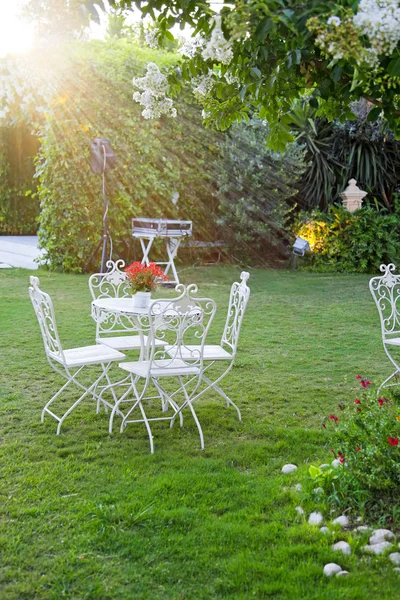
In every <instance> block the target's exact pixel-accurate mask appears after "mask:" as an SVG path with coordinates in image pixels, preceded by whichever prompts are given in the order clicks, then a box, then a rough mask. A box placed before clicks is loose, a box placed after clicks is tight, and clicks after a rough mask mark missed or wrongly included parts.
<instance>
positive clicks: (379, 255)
mask: <svg viewBox="0 0 400 600" xmlns="http://www.w3.org/2000/svg"><path fill="white" fill-rule="evenodd" d="M399 224H400V220H399V212H398V204H397V203H396V212H394V213H391V214H389V213H388V212H387V211H386V210H384V209H381V210H376V209H374V208H372V207H364V208H361V209H360V210H358V211H356V212H355V213H353V214H351V213H350V212H349V211H347V210H346V209H344V208H343V207H341V206H337V205H331V206H330V207H329V209H328V212H327V213H323V212H321V211H312V212H311V213H307V212H301V213H300V214H299V216H298V218H297V221H296V223H295V224H294V226H293V232H294V233H295V235H298V236H300V237H302V238H304V239H306V240H307V241H308V242H309V244H310V246H311V253H309V255H308V256H307V258H306V266H307V267H308V268H311V269H315V270H324V271H337V272H343V273H351V272H358V273H373V272H376V271H378V270H379V266H380V265H381V264H382V263H388V262H394V263H396V262H397V261H398V260H399V258H400V250H399V248H400V246H399V244H400V226H399Z"/></svg>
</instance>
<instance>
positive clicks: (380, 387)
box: [376, 369, 400, 396]
mask: <svg viewBox="0 0 400 600" xmlns="http://www.w3.org/2000/svg"><path fill="white" fill-rule="evenodd" d="M399 373H400V369H396V371H394V372H393V373H392V374H391V375H390V376H389V377H387V378H386V379H385V381H383V382H382V383H381V385H380V386H379V388H378V391H377V392H376V394H377V396H379V393H380V391H381V389H382V388H385V387H393V386H395V385H399V383H391V384H390V385H387V383H388V382H389V381H390V380H391V379H393V377H396V375H398V374H399Z"/></svg>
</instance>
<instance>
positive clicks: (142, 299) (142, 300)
mask: <svg viewBox="0 0 400 600" xmlns="http://www.w3.org/2000/svg"><path fill="white" fill-rule="evenodd" d="M132 298H133V306H134V307H135V308H149V306H150V299H151V292H136V294H134V295H133V296H132Z"/></svg>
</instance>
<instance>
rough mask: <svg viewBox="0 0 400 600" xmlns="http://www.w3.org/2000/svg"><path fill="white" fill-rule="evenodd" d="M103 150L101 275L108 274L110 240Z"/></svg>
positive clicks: (104, 150) (104, 151)
mask: <svg viewBox="0 0 400 600" xmlns="http://www.w3.org/2000/svg"><path fill="white" fill-rule="evenodd" d="M102 148H103V157H104V161H103V200H104V204H103V251H102V253H101V267H100V273H105V272H106V261H107V239H108V227H107V223H108V200H107V186H106V149H105V147H104V145H103V146H102Z"/></svg>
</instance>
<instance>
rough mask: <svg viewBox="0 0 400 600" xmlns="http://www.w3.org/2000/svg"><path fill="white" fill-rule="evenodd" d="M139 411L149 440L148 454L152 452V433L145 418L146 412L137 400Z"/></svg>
mask: <svg viewBox="0 0 400 600" xmlns="http://www.w3.org/2000/svg"><path fill="white" fill-rule="evenodd" d="M138 404H139V408H140V412H141V413H142V417H143V421H144V424H145V425H146V429H147V433H148V436H149V440H150V454H154V442H153V434H152V433H151V428H150V423H149V421H148V419H147V416H146V413H145V412H144V408H143V406H142V403H141V401H140V400H139V401H138Z"/></svg>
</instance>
